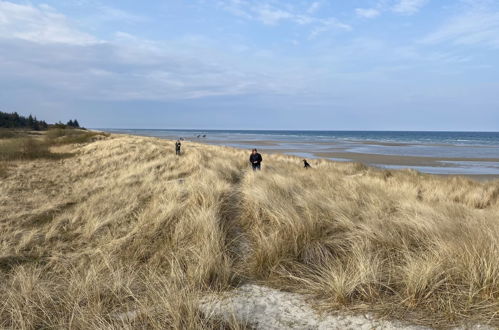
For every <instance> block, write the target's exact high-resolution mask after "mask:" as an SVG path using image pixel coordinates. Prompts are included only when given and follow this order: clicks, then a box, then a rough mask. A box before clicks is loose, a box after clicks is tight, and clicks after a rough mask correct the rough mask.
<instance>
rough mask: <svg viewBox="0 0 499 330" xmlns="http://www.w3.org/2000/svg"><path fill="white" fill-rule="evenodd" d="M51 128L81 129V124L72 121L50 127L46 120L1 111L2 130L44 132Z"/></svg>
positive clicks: (0, 126) (0, 123)
mask: <svg viewBox="0 0 499 330" xmlns="http://www.w3.org/2000/svg"><path fill="white" fill-rule="evenodd" d="M51 126H54V127H57V128H80V123H79V122H78V120H76V119H74V120H73V119H71V120H69V121H68V122H67V123H66V124H63V123H62V122H58V123H56V124H54V125H49V124H47V123H46V122H45V121H44V120H38V119H36V117H33V116H32V115H29V116H28V117H25V116H22V115H19V114H18V113H17V112H13V113H7V112H2V111H0V128H24V129H32V130H35V131H43V130H47V129H48V128H49V127H51Z"/></svg>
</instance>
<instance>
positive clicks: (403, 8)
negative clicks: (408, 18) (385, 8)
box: [392, 0, 428, 15]
mask: <svg viewBox="0 0 499 330" xmlns="http://www.w3.org/2000/svg"><path fill="white" fill-rule="evenodd" d="M427 2H428V0H399V1H398V2H397V3H396V4H395V5H394V6H393V7H392V11H394V12H396V13H400V14H405V15H412V14H415V13H417V12H419V11H420V10H421V8H423V7H424V6H425V5H426V3H427Z"/></svg>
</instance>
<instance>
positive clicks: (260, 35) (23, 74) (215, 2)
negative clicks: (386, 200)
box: [0, 0, 499, 131]
mask: <svg viewBox="0 0 499 330" xmlns="http://www.w3.org/2000/svg"><path fill="white" fill-rule="evenodd" d="M0 110H3V111H9V112H12V111H18V112H20V113H25V114H27V113H32V114H34V115H36V116H38V117H39V118H43V119H46V120H48V121H52V122H53V121H58V120H63V121H65V120H68V119H70V118H78V119H79V121H80V122H82V123H83V124H84V125H86V126H88V127H116V128H207V129H208V128H212V129H319V130H343V129H344V130H366V129H373V130H489V131H498V130H499V0H453V1H447V0H439V1H437V0H348V1H347V0H345V1H338V0H336V1H334V0H329V1H327V0H317V1H309V0H296V1H289V0H288V1H284V0H254V1H245V0H148V1H147V2H145V1H142V2H139V1H136V0H120V1H118V0H114V1H101V0H74V1H71V0H65V1H61V0H45V1H33V0H32V1H1V0H0Z"/></svg>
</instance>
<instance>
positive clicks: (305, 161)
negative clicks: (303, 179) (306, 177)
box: [303, 159, 312, 168]
mask: <svg viewBox="0 0 499 330" xmlns="http://www.w3.org/2000/svg"><path fill="white" fill-rule="evenodd" d="M303 167H305V168H312V166H310V164H309V163H308V162H307V160H306V159H304V160H303Z"/></svg>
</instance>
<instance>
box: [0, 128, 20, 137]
mask: <svg viewBox="0 0 499 330" xmlns="http://www.w3.org/2000/svg"><path fill="white" fill-rule="evenodd" d="M16 136H17V134H16V133H15V132H14V131H13V130H10V129H6V128H0V139H11V138H13V137H16Z"/></svg>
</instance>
